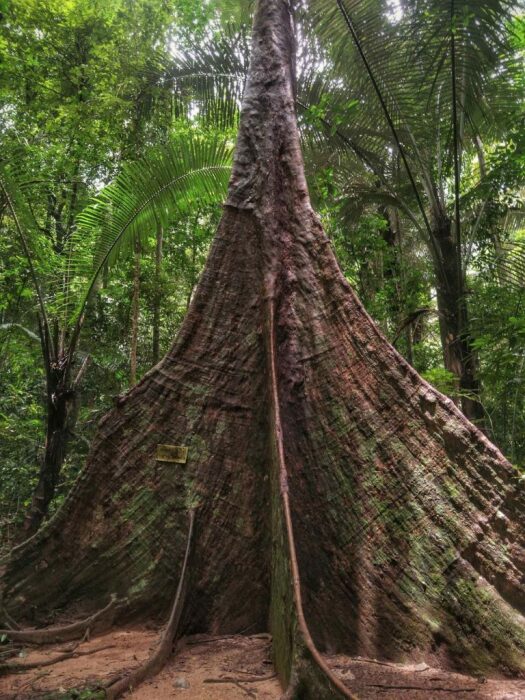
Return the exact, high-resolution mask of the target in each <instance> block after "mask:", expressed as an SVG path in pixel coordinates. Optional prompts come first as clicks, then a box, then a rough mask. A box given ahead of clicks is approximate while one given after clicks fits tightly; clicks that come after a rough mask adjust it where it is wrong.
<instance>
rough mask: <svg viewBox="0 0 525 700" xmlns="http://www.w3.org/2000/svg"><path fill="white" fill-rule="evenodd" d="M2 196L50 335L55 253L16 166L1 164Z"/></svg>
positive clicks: (0, 185)
mask: <svg viewBox="0 0 525 700" xmlns="http://www.w3.org/2000/svg"><path fill="white" fill-rule="evenodd" d="M0 197H1V199H2V200H3V202H4V205H5V207H6V208H7V210H8V212H9V214H10V216H11V219H12V221H13V224H14V230H15V232H16V236H17V238H18V241H19V243H20V246H21V248H22V251H23V253H24V256H25V258H26V261H27V265H28V269H29V274H30V277H31V281H32V283H33V286H34V289H35V293H36V297H37V303H38V306H39V310H40V315H41V317H42V322H43V324H44V327H45V329H46V330H47V332H49V323H48V319H47V310H46V296H45V291H44V284H45V280H46V277H47V276H48V273H49V271H50V260H51V258H52V251H51V250H50V249H49V245H48V244H49V241H46V240H45V238H44V237H43V236H41V235H39V234H40V232H39V230H38V224H37V222H36V220H35V217H34V216H33V212H32V210H31V207H30V206H29V204H28V202H27V200H26V197H25V194H24V192H23V190H22V187H21V185H20V183H19V181H18V178H17V173H16V168H15V165H14V163H12V164H9V163H0Z"/></svg>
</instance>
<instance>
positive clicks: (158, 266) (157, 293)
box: [152, 221, 164, 365]
mask: <svg viewBox="0 0 525 700" xmlns="http://www.w3.org/2000/svg"><path fill="white" fill-rule="evenodd" d="M163 238H164V231H163V228H162V224H161V223H160V221H158V222H157V235H156V240H155V289H154V292H153V342H152V359H153V364H154V365H156V364H157V362H158V361H159V360H160V307H161V301H162V284H161V271H162V244H163Z"/></svg>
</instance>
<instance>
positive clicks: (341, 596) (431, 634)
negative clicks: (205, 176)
mask: <svg viewBox="0 0 525 700" xmlns="http://www.w3.org/2000/svg"><path fill="white" fill-rule="evenodd" d="M293 74H294V71H293V36H292V29H291V20H290V11H289V8H288V3H286V2H284V0H259V2H258V4H257V12H256V17H255V24H254V36H253V51H252V59H251V66H250V72H249V79H248V82H247V87H246V92H245V97H244V102H243V110H242V118H241V124H240V131H239V139H238V144H237V151H236V159H235V164H234V169H233V174H232V180H231V183H230V190H229V196H228V200H227V202H226V206H225V208H224V213H223V217H222V220H221V223H220V225H219V229H218V231H217V234H216V237H215V240H214V243H213V246H212V250H211V252H210V256H209V259H208V262H207V265H206V269H205V272H204V274H203V277H202V279H201V281H200V283H199V287H198V290H197V292H196V294H195V298H194V300H193V301H192V304H191V307H190V310H189V313H188V316H187V318H186V320H185V322H184V324H183V327H182V329H181V332H180V333H179V335H178V337H177V339H176V342H175V344H174V346H173V348H172V350H171V351H170V352H169V353H168V355H167V356H166V357H165V358H164V360H163V361H162V362H161V363H160V364H159V365H157V366H156V367H155V368H154V369H153V370H152V371H151V372H150V373H149V374H148V375H146V376H145V377H144V378H143V380H142V381H141V382H140V383H139V384H138V385H137V386H136V387H134V388H133V389H132V390H131V391H130V392H129V393H128V394H126V395H125V396H124V397H122V399H121V400H120V402H119V405H118V406H117V407H116V408H115V409H114V410H113V411H112V412H111V413H109V414H108V415H107V416H106V417H105V419H104V420H103V421H102V423H101V425H100V427H99V431H98V434H97V436H96V439H95V440H94V443H93V447H92V450H91V453H90V456H89V458H88V463H87V466H86V469H85V470H84V472H83V473H82V475H81V477H80V479H79V481H78V482H77V484H76V486H75V488H74V490H73V493H72V495H71V496H70V498H69V499H68V500H67V502H66V503H65V505H64V507H62V508H61V509H60V510H59V512H58V513H57V515H56V516H55V518H54V519H53V520H52V521H50V522H49V523H48V524H47V525H46V526H45V527H44V528H43V529H42V530H41V531H40V532H39V533H38V534H37V535H36V536H35V537H33V538H32V539H31V540H29V541H28V542H27V543H25V544H23V545H21V546H20V547H17V548H16V549H15V550H14V551H13V552H12V554H11V556H10V557H9V559H8V560H7V561H6V562H4V564H5V567H4V569H5V570H4V573H3V577H2V592H3V601H2V603H3V605H4V606H5V608H6V610H7V611H8V613H10V614H13V615H14V616H15V617H16V618H19V617H20V615H21V614H22V612H23V611H27V610H28V607H29V606H33V610H32V616H33V617H34V618H35V619H39V618H42V619H45V618H46V616H47V615H48V613H49V610H50V609H52V608H54V607H59V608H67V609H68V611H73V610H74V611H75V612H78V613H79V614H81V613H83V614H87V613H89V612H92V611H93V610H94V609H95V610H96V609H97V608H100V607H102V606H103V605H105V604H106V601H107V597H108V595H109V594H110V593H113V592H114V593H115V594H116V595H118V596H121V597H124V596H125V597H127V598H128V600H129V606H128V608H127V610H126V613H125V614H126V616H127V617H128V618H130V617H136V618H142V619H144V618H146V617H151V616H153V615H158V614H162V615H165V614H166V612H167V611H168V610H169V609H170V605H171V603H172V601H171V600H170V596H169V592H170V591H172V590H173V588H174V587H175V583H174V582H175V581H176V580H177V579H178V574H179V570H178V567H179V560H180V558H181V557H182V555H183V552H184V551H185V546H186V545H185V543H186V531H187V527H186V512H187V507H188V504H187V502H186V494H187V493H190V492H191V493H192V494H194V495H195V498H196V499H197V500H198V502H199V504H200V506H199V527H198V529H197V532H196V534H195V537H194V540H195V541H194V547H193V554H192V566H191V569H192V574H191V578H192V585H191V587H190V589H189V590H188V593H187V595H186V597H185V604H184V606H183V609H182V612H181V618H180V633H181V634H189V633H192V632H195V633H198V632H210V633H212V634H221V633H222V634H228V633H235V632H240V631H246V630H249V631H250V632H255V631H262V630H264V629H267V627H268V624H269V626H270V629H271V632H272V636H273V647H274V648H273V655H274V660H275V665H276V669H277V672H278V673H279V676H280V678H281V680H282V683H283V686H284V687H286V686H290V688H291V689H290V692H289V696H290V697H301V698H316V699H317V698H335V697H338V696H340V697H346V698H348V697H351V691H350V690H348V689H346V688H345V687H344V686H343V684H342V683H341V682H340V681H339V680H338V679H337V677H335V676H334V675H333V674H332V672H331V671H330V669H329V668H328V667H327V666H326V664H325V662H324V659H323V657H322V656H321V653H320V652H323V651H327V652H347V653H351V654H359V655H362V656H369V657H375V658H378V657H379V658H386V659H392V660H408V659H417V660H418V661H421V660H424V659H428V660H429V661H431V662H434V665H436V662H437V664H439V663H442V664H448V665H453V666H455V667H456V668H462V669H465V670H476V671H481V672H484V673H487V672H490V671H491V670H496V669H498V670H505V671H508V672H513V673H516V672H523V671H525V631H524V629H525V628H524V619H523V617H522V616H523V613H524V612H525V526H524V525H525V523H524V515H525V490H524V482H523V480H520V478H519V475H518V474H517V473H516V470H515V469H513V467H512V466H511V465H510V464H509V463H508V462H507V461H506V460H505V459H504V458H503V456H502V455H501V454H500V453H499V452H498V450H497V449H496V448H495V447H494V446H493V445H491V444H490V443H489V442H488V441H487V440H486V438H485V437H484V436H483V435H482V434H481V433H480V432H479V431H478V430H477V429H476V428H475V427H474V426H472V425H471V424H470V423H468V421H466V420H465V418H464V417H463V416H462V415H461V413H460V412H459V411H458V410H457V409H456V407H455V406H454V405H453V404H452V403H451V402H450V401H449V400H448V399H446V398H445V397H443V396H441V395H440V394H439V393H438V392H436V391H435V390H434V389H432V388H431V387H430V386H429V385H428V384H426V383H425V382H424V381H423V380H422V379H421V378H420V377H419V376H418V375H417V374H416V373H415V372H414V370H412V369H411V368H410V367H409V366H408V365H407V364H406V362H405V361H404V360H403V359H402V358H401V357H400V356H399V355H398V354H397V353H396V351H395V350H394V349H393V348H392V347H391V346H390V345H389V344H388V342H387V341H386V340H385V339H384V337H383V336H382V335H381V333H380V332H379V331H378V329H377V327H376V326H375V325H374V323H373V322H372V320H371V319H370V318H369V316H368V315H367V314H366V312H365V310H364V309H363V307H362V305H361V304H360V303H359V301H358V300H357V298H356V297H355V295H354V293H353V292H352V290H351V289H350V287H349V285H348V283H347V282H346V280H345V279H344V277H343V276H342V274H341V272H340V270H339V268H338V265H337V262H336V260H335V257H334V254H333V252H332V250H331V247H330V242H329V240H328V239H327V237H326V236H325V234H324V233H323V231H322V228H321V225H320V223H319V220H318V219H317V217H316V216H315V214H314V212H313V211H312V209H311V205H310V201H309V197H308V191H307V187H306V182H305V178H304V172H303V164H302V158H301V152H300V145H299V137H298V131H297V125H296V117H295V109H294V94H293V90H294V78H293ZM159 443H163V444H172V445H185V446H187V447H188V448H189V452H188V455H189V457H188V462H187V464H185V465H172V464H166V463H163V462H158V461H157V460H156V458H155V453H156V446H157V445H158V444H159ZM174 552H180V556H179V557H176V556H175V557H174V556H173V553H174Z"/></svg>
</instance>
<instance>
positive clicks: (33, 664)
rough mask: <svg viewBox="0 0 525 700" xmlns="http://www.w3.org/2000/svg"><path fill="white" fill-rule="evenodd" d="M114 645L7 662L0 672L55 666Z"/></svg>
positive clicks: (3, 673)
mask: <svg viewBox="0 0 525 700" xmlns="http://www.w3.org/2000/svg"><path fill="white" fill-rule="evenodd" d="M113 647H114V644H105V645H104V646H103V647H96V648H95V649H87V650H86V651H69V652H66V653H64V654H59V655H58V656H55V657H54V658H53V659H42V660H41V661H29V662H27V663H16V664H6V665H4V666H2V667H0V674H1V675H7V674H10V673H25V672H26V671H31V670H32V669H34V668H42V667H44V666H53V665H54V664H59V663H60V662H61V661H67V659H73V658H76V657H77V656H91V655H92V654H97V653H98V652H99V651H105V650H106V649H112V648H113Z"/></svg>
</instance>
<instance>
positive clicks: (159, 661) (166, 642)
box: [106, 510, 195, 700]
mask: <svg viewBox="0 0 525 700" xmlns="http://www.w3.org/2000/svg"><path fill="white" fill-rule="evenodd" d="M194 523H195V512H194V511H193V510H191V511H190V526H189V530H188V541H187V543H186V552H185V554H184V560H183V562H182V569H181V573H180V579H179V583H178V586H177V591H176V593H175V598H174V600H173V605H172V607H171V612H170V616H169V619H168V624H167V625H166V627H165V629H164V632H163V633H162V636H161V638H160V641H159V645H158V647H157V649H156V650H155V652H154V653H153V654H152V655H151V656H150V658H149V659H147V661H145V662H144V663H143V664H141V666H139V667H138V668H136V669H135V670H134V671H132V672H131V673H129V674H127V675H126V676H125V677H124V678H120V679H119V680H117V681H115V682H114V683H112V684H111V685H109V686H108V687H107V688H106V698H107V700H116V699H117V698H119V697H120V696H121V695H123V694H124V693H125V692H127V691H128V690H131V689H132V688H136V687H137V686H138V685H140V684H141V683H143V682H144V681H145V680H146V679H148V678H151V676H154V675H155V674H157V673H158V672H159V671H160V670H161V669H162V667H163V666H164V664H165V663H166V661H167V660H168V659H169V657H170V656H171V654H172V653H173V648H174V645H175V641H176V638H177V633H178V630H179V622H180V618H181V614H182V609H183V606H184V598H185V591H186V587H187V571H188V562H189V560H190V553H191V547H192V544H193V528H194Z"/></svg>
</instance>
